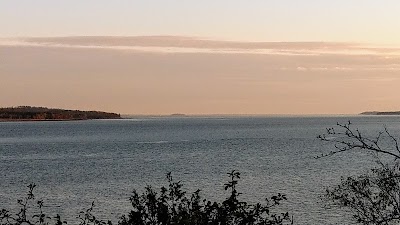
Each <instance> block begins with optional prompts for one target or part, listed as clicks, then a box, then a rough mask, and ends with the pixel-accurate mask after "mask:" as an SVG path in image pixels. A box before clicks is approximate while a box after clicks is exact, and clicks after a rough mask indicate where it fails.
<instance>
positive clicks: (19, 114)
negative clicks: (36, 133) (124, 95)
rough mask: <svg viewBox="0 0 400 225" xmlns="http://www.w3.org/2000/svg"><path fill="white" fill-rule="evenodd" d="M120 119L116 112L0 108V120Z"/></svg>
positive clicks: (26, 107) (19, 107) (29, 107)
mask: <svg viewBox="0 0 400 225" xmlns="http://www.w3.org/2000/svg"><path fill="white" fill-rule="evenodd" d="M94 119H121V115H120V114H117V113H109V112H101V111H81V110H66V109H51V108H46V107H32V106H18V107H8V108H0V122H20V121H79V120H94Z"/></svg>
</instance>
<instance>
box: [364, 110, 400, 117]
mask: <svg viewBox="0 0 400 225" xmlns="http://www.w3.org/2000/svg"><path fill="white" fill-rule="evenodd" d="M360 115H368V116H369V115H372V116H400V111H392V112H379V111H369V112H362V113H360Z"/></svg>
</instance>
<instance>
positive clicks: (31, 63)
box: [0, 36, 400, 114]
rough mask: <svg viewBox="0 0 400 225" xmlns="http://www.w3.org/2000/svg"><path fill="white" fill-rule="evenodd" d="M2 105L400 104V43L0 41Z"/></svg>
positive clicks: (164, 108) (292, 108)
mask: <svg viewBox="0 0 400 225" xmlns="http://www.w3.org/2000/svg"><path fill="white" fill-rule="evenodd" d="M0 78H1V82H0V96H1V97H0V106H3V107H5V106H18V105H34V106H47V107H57V108H68V109H69V108H72V109H87V110H104V111H112V112H118V113H122V114H172V113H186V114H343V113H345V114H354V113H359V112H362V111H368V110H381V111H391V110H400V106H399V102H400V88H399V86H400V49H399V48H395V47H390V46H386V47H382V46H367V45H358V44H354V43H353V44H352V43H321V42H308V43H301V42H298V43H295V42H291V43H271V42H263V43H261V42H258V43H257V42H251V43H250V42H227V41H212V40H201V39H196V38H189V37H173V36H167V37H74V38H30V39H1V40H0Z"/></svg>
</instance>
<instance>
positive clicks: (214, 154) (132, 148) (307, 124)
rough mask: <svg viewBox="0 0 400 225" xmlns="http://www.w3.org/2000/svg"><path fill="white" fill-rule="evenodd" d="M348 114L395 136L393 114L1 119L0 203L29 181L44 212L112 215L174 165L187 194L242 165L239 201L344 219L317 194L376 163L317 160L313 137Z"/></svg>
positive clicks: (214, 187) (161, 181)
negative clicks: (278, 199)
mask: <svg viewBox="0 0 400 225" xmlns="http://www.w3.org/2000/svg"><path fill="white" fill-rule="evenodd" d="M348 120H351V122H352V124H353V126H354V127H357V128H359V129H360V130H361V131H362V132H364V133H365V134H366V135H372V136H373V135H376V134H377V133H378V132H379V131H382V130H383V126H384V125H386V126H387V127H388V129H389V130H390V132H391V133H392V134H393V135H394V136H397V137H399V136H400V117H397V116H270V117H262V116H252V117H250V116H249V117H230V116H212V117H135V118H132V119H122V120H89V121H58V122H56V121H54V122H51V121H45V122H2V123H0V209H2V208H5V209H11V210H14V212H17V211H16V209H17V208H18V205H17V199H20V198H23V197H24V196H25V195H26V193H27V190H28V189H27V187H26V186H27V185H28V184H30V183H35V184H36V185H37V188H36V189H35V195H36V199H37V200H39V199H40V200H43V201H44V211H46V212H48V213H50V214H51V215H56V214H60V215H61V217H62V219H65V220H67V221H68V223H69V224H76V223H78V222H79V220H78V219H77V218H76V216H77V215H78V213H79V211H81V210H84V209H87V208H88V207H90V204H91V202H92V201H94V203H95V208H94V214H95V215H97V216H99V217H100V218H102V219H106V220H108V219H109V220H111V221H113V222H117V221H118V219H119V217H121V215H123V214H128V213H129V210H130V208H131V207H130V203H129V200H128V199H129V196H130V193H131V192H132V190H133V189H136V190H138V191H139V192H142V191H143V190H144V187H145V186H147V185H151V186H153V187H154V188H156V189H158V188H159V187H161V186H162V185H167V182H166V179H165V174H166V173H167V172H171V173H172V175H173V177H174V179H175V180H181V181H182V182H183V184H184V189H185V190H186V191H187V192H188V193H190V192H193V191H195V190H197V189H201V191H202V192H201V195H202V196H203V197H204V198H207V199H208V200H212V201H213V200H218V201H222V200H224V199H225V198H226V197H227V196H228V195H229V193H227V192H226V191H224V189H223V184H224V183H225V182H226V181H227V180H228V176H227V173H228V172H230V171H231V170H238V171H239V172H241V174H242V176H241V180H240V181H239V185H238V189H239V191H240V192H242V193H243V194H242V195H241V196H240V198H241V199H242V200H243V201H249V202H252V203H256V202H263V201H264V199H265V198H266V197H270V196H272V195H273V194H277V193H283V194H286V196H287V198H288V201H286V202H284V203H283V204H282V205H281V206H280V208H279V209H281V211H289V212H290V213H291V214H292V215H293V216H294V221H295V224H350V220H349V218H350V215H349V213H347V212H346V211H345V210H343V209H337V208H334V207H331V206H330V205H327V203H326V201H324V200H323V199H321V195H323V193H324V191H325V189H326V188H327V187H332V186H334V185H335V184H338V183H339V181H340V178H341V176H345V177H346V176H350V175H356V174H360V173H362V172H365V171H367V170H368V169H370V168H372V167H374V166H375V163H374V159H373V158H372V157H370V156H369V155H366V154H362V153H358V152H354V153H344V154H338V155H334V156H330V157H324V158H319V159H316V158H315V157H317V156H319V155H321V154H322V153H328V152H329V151H331V150H334V146H333V145H332V144H331V143H324V142H321V141H320V140H318V139H317V136H318V135H319V134H323V133H324V132H325V131H326V128H328V127H334V126H335V125H336V123H338V122H339V123H346V122H347V121H348Z"/></svg>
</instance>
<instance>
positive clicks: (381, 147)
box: [319, 122, 400, 225]
mask: <svg viewBox="0 0 400 225" xmlns="http://www.w3.org/2000/svg"><path fill="white" fill-rule="evenodd" d="M319 138H320V139H321V140H323V141H326V142H330V143H334V144H335V147H336V150H335V151H332V152H330V153H328V154H326V155H323V156H322V157H324V156H329V155H334V154H338V153H343V152H349V151H361V152H369V153H373V155H374V156H375V157H376V162H377V165H376V167H375V168H373V169H371V170H370V171H369V172H366V173H364V174H361V175H358V176H352V177H347V178H342V180H341V183H340V184H339V185H338V186H336V187H333V188H329V189H327V190H326V194H325V197H326V199H327V200H328V201H331V202H332V203H334V205H337V206H340V207H344V208H346V209H348V210H350V211H351V212H352V213H353V218H354V219H355V222H356V223H361V224H371V225H372V224H385V225H389V224H399V222H400V165H399V162H398V160H399V159H400V149H399V145H398V141H397V138H395V137H394V136H393V135H391V134H390V132H389V131H388V129H386V128H385V129H384V131H382V132H380V133H378V135H376V136H375V137H367V136H366V135H364V134H363V133H361V131H360V130H358V129H353V128H352V127H351V123H350V122H348V123H347V124H338V128H337V129H335V128H329V129H327V133H326V134H324V135H321V136H319ZM387 143H391V145H387ZM381 157H384V158H385V163H383V162H382V161H381V160H380V158H381Z"/></svg>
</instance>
